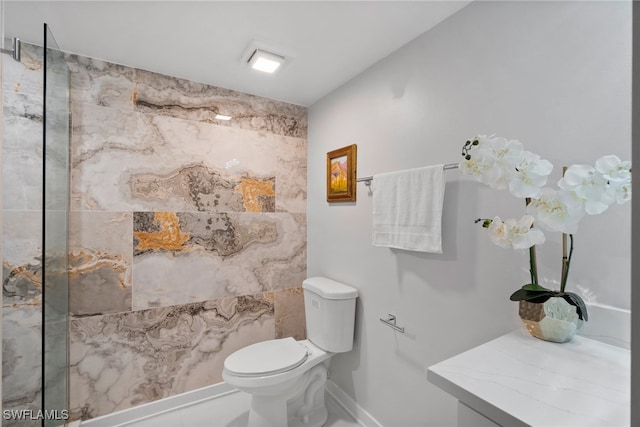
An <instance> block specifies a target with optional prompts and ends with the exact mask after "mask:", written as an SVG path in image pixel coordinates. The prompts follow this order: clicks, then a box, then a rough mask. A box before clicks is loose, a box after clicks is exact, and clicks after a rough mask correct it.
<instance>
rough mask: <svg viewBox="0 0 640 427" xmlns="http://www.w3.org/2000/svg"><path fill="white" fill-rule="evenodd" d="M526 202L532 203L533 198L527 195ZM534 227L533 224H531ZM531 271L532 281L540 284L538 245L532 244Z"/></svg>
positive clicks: (530, 253) (527, 203) (530, 250)
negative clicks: (537, 256) (537, 257)
mask: <svg viewBox="0 0 640 427" xmlns="http://www.w3.org/2000/svg"><path fill="white" fill-rule="evenodd" d="M524 202H525V204H526V205H527V206H528V205H529V203H531V198H530V197H527V198H525V199H524ZM531 228H533V224H532V225H531ZM529 273H531V283H533V284H534V285H537V284H538V260H537V259H536V247H535V245H534V246H531V247H530V248H529Z"/></svg>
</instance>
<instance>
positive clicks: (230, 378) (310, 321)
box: [222, 277, 357, 427]
mask: <svg viewBox="0 0 640 427" xmlns="http://www.w3.org/2000/svg"><path fill="white" fill-rule="evenodd" d="M302 287H303V294H304V304H305V314H306V316H305V317H306V326H307V339H306V340H301V341H296V340H295V339H293V338H291V337H289V338H282V339H275V340H269V341H263V342H259V343H256V344H252V345H249V346H247V347H244V348H241V349H240V350H238V351H236V352H234V353H233V354H231V355H229V356H228V357H227V358H226V359H225V361H224V369H223V371H222V378H223V379H224V381H226V382H227V383H228V384H230V385H231V386H233V387H236V388H237V389H239V390H241V391H244V392H247V393H249V394H251V395H252V399H251V407H250V408H249V427H257V426H261V427H294V426H295V427H297V426H307V427H319V426H322V425H323V424H324V423H325V422H326V420H327V409H326V406H325V403H324V391H325V384H326V381H327V369H328V367H329V362H330V359H331V356H333V355H334V354H335V353H338V352H345V351H349V350H351V348H352V347H353V330H354V320H355V299H356V297H357V290H356V289H354V288H352V287H350V286H347V285H344V284H342V283H339V282H335V281H333V280H331V279H327V278H324V277H314V278H310V279H306V280H305V281H304V282H303V285H302Z"/></svg>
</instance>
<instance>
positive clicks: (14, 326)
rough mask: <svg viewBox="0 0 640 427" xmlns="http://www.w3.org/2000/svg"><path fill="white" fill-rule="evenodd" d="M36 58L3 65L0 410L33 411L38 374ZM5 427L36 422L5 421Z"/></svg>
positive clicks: (25, 55) (29, 53)
mask: <svg viewBox="0 0 640 427" xmlns="http://www.w3.org/2000/svg"><path fill="white" fill-rule="evenodd" d="M41 58H42V50H41V49H38V48H34V47H33V46H31V45H28V44H25V45H23V50H22V63H17V62H15V61H11V60H5V61H3V80H2V84H3V86H2V103H3V106H2V108H3V117H2V121H3V122H2V132H3V138H2V165H1V170H2V177H1V178H0V179H1V182H2V197H3V200H2V205H3V206H2V209H3V212H2V221H3V223H2V237H1V238H2V256H3V259H2V292H3V301H2V304H3V307H2V331H3V333H2V368H3V369H2V407H3V409H4V410H13V409H15V410H20V409H32V410H38V409H40V402H41V375H40V373H41V370H42V362H41V356H42V347H41V343H42V340H41V334H42V263H41V257H42V246H41V239H42V61H41ZM2 425H4V426H12V427H13V426H39V425H40V422H39V421H30V420H22V421H17V420H4V421H3V423H2Z"/></svg>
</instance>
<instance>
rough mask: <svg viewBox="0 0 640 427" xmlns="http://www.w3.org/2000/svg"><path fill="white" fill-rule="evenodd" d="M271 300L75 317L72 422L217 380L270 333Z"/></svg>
mask: <svg viewBox="0 0 640 427" xmlns="http://www.w3.org/2000/svg"><path fill="white" fill-rule="evenodd" d="M273 313H274V306H273V295H272V294H271V293H263V294H256V295H245V296H241V297H235V298H226V299H218V300H216V301H208V302H201V303H195V304H183V305H177V306H173V307H166V308H158V309H150V310H139V311H134V312H127V313H117V314H108V315H104V316H89V317H82V318H75V319H73V320H72V321H71V337H70V338H71V361H70V368H71V376H70V389H71V402H72V403H71V410H72V412H73V413H72V418H75V419H78V418H79V419H87V418H93V417H95V416H97V415H102V414H107V413H110V412H113V411H117V410H121V409H125V408H128V407H132V406H135V405H138V404H140V403H143V402H149V401H152V400H157V399H161V398H163V397H168V396H171V395H174V394H177V393H180V392H183V391H188V390H194V389H197V388H200V387H203V386H206V385H210V384H213V383H217V382H220V381H222V379H221V372H222V367H223V363H224V359H225V358H226V356H227V355H229V354H230V353H232V352H233V351H235V350H237V349H239V348H241V347H243V346H245V345H246V343H247V342H258V341H264V340H268V339H272V338H273V336H274V334H275V323H274V314H273Z"/></svg>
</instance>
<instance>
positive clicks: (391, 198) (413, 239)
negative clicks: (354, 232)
mask: <svg viewBox="0 0 640 427" xmlns="http://www.w3.org/2000/svg"><path fill="white" fill-rule="evenodd" d="M372 187H373V245H374V246H386V247H390V248H398V249H407V250H412V251H420V252H433V253H438V254H441V253H442V204H443V201H444V165H435V166H427V167H422V168H416V169H409V170H405V171H400V172H392V173H384V174H378V175H374V176H373V183H372Z"/></svg>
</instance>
